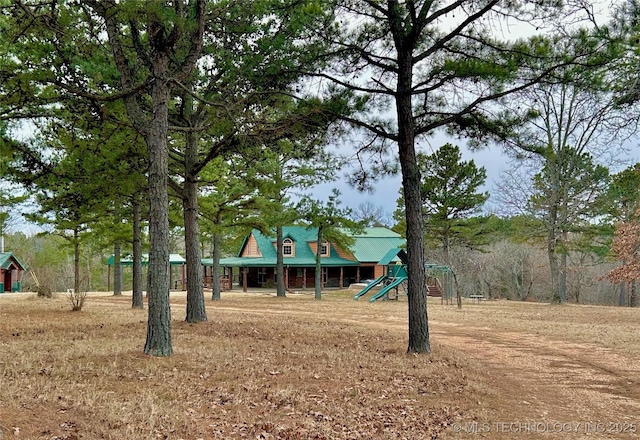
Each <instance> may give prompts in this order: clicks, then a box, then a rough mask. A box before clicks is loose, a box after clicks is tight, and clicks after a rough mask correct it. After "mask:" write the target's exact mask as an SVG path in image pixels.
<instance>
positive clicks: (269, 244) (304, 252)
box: [202, 226, 404, 267]
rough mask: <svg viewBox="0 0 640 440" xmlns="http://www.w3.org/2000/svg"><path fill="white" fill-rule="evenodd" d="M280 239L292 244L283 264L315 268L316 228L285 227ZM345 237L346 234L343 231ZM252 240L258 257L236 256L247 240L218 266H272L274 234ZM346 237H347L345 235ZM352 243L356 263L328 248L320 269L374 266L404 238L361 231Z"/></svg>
mask: <svg viewBox="0 0 640 440" xmlns="http://www.w3.org/2000/svg"><path fill="white" fill-rule="evenodd" d="M282 232H283V234H282V235H283V237H285V238H287V237H288V238H291V239H292V240H293V241H294V243H295V256H294V257H285V258H284V264H285V266H289V267H312V266H315V254H314V253H313V251H312V250H311V248H310V247H309V243H315V242H316V240H317V237H318V228H306V227H304V226H286V227H284V228H283V231H282ZM343 232H344V233H345V234H348V231H346V230H344V231H343ZM252 234H253V236H254V237H255V239H256V242H257V245H258V249H260V253H261V254H262V257H240V254H241V253H242V251H243V249H244V246H245V245H246V243H247V241H248V237H247V238H245V240H244V242H243V245H242V248H241V249H240V252H239V254H238V256H237V257H233V258H223V259H221V260H220V265H221V266H227V267H275V265H276V248H275V241H276V238H275V235H273V236H267V235H265V234H263V233H261V232H260V231H258V230H255V229H254V230H253V231H252ZM348 235H349V234H348ZM352 237H354V238H355V244H354V245H353V246H352V247H351V249H349V251H350V252H351V254H353V256H354V258H355V259H356V261H353V260H351V259H346V258H342V257H340V256H339V255H338V252H337V251H336V249H335V247H334V246H333V245H331V251H330V256H329V257H322V258H321V264H322V266H323V267H331V266H358V265H359V264H360V263H363V262H365V263H377V262H378V261H379V260H380V259H381V258H382V257H384V256H385V254H386V253H387V252H388V251H389V249H397V248H399V247H400V246H402V245H403V244H404V239H402V237H401V236H400V235H399V234H396V233H395V232H393V231H391V230H389V229H387V228H365V229H364V231H363V232H361V233H360V234H356V235H352ZM202 264H204V265H207V266H210V265H212V264H213V263H212V259H211V258H205V259H203V260H202Z"/></svg>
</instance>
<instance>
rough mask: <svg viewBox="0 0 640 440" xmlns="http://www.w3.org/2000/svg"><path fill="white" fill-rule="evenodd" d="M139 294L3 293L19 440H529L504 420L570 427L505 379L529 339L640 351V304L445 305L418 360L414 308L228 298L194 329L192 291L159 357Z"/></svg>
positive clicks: (541, 397)
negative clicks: (410, 342)
mask: <svg viewBox="0 0 640 440" xmlns="http://www.w3.org/2000/svg"><path fill="white" fill-rule="evenodd" d="M130 301H131V298H130V296H126V295H125V296H123V297H113V296H109V295H106V294H92V295H90V296H89V298H88V300H87V303H86V305H85V309H84V310H83V311H82V312H71V311H70V305H69V302H68V299H67V298H65V296H64V295H58V296H56V297H55V298H53V299H49V300H46V299H39V298H35V297H34V296H32V295H26V294H25V295H21V296H19V297H15V296H12V297H0V374H1V377H2V386H1V387H0V429H1V430H2V432H3V433H4V437H5V438H14V437H15V438H23V439H48V440H53V439H67V440H71V439H118V440H120V439H154V438H160V439H185V440H186V439H241V438H247V439H256V438H258V439H260V438H263V439H439V438H469V437H468V434H469V433H468V432H460V431H465V430H468V429H469V426H472V427H473V426H476V425H474V423H479V424H480V425H479V426H485V425H484V424H488V427H489V428H490V430H491V431H493V432H491V433H489V434H488V438H514V437H513V435H512V433H511V434H510V435H507V434H506V433H502V434H503V435H502V436H501V435H499V433H496V432H495V431H496V425H495V423H496V422H497V421H510V420H516V419H517V420H525V419H526V420H529V419H531V417H534V416H535V417H536V418H535V420H536V421H538V420H542V417H546V419H548V420H565V419H563V418H561V417H560V415H558V414H547V415H546V416H545V415H544V414H542V413H541V414H535V415H533V414H531V413H529V412H526V411H524V410H522V409H521V408H519V407H517V406H516V405H514V402H516V401H517V402H520V401H519V400H518V399H521V398H522V395H521V392H522V390H520V389H518V386H520V385H518V381H517V380H515V379H514V378H516V377H519V375H521V374H522V373H521V372H520V373H517V374H516V375H513V374H512V376H508V375H507V376H504V377H506V379H505V378H504V377H498V374H501V373H500V371H501V369H505V370H508V369H509V368H510V364H508V363H509V362H515V361H511V360H509V359H510V358H511V357H513V356H511V355H509V353H510V352H509V351H508V350H510V349H511V350H515V349H517V347H518V346H519V345H520V344H519V343H518V342H517V341H520V340H522V341H525V342H524V344H525V345H527V344H528V345H527V350H528V352H531V350H534V349H535V350H539V351H540V353H543V354H544V352H545V350H546V348H545V347H548V346H549V345H552V344H556V343H557V344H558V347H557V348H556V349H557V350H564V351H563V352H562V356H565V355H567V356H568V354H567V353H569V352H570V351H571V350H573V349H574V348H575V347H577V346H584V347H593V348H594V349H599V350H608V352H610V353H612V354H613V355H615V356H618V357H617V358H615V359H614V361H612V362H617V363H619V362H621V359H625V360H627V361H629V362H630V363H635V362H636V361H637V360H639V359H640V338H638V335H639V332H638V328H639V327H638V322H640V311H638V310H631V309H620V308H605V307H581V306H562V307H560V306H549V305H539V304H528V303H527V304H524V303H512V302H506V301H500V302H482V303H480V304H465V307H463V309H462V310H458V309H456V308H455V307H453V306H443V305H441V304H440V303H439V301H431V300H430V304H429V313H430V319H431V321H432V324H431V330H432V341H433V342H432V348H433V353H432V354H431V355H429V356H417V355H407V354H406V346H407V341H406V319H407V318H406V315H407V311H406V301H398V302H378V303H375V304H369V303H368V302H367V301H366V299H365V298H363V299H361V300H360V301H353V300H351V294H349V293H340V292H337V293H331V294H328V295H325V297H324V299H323V300H322V301H314V300H313V297H312V295H311V294H305V295H290V296H289V297H287V298H285V299H282V298H276V297H274V296H272V295H264V294H253V295H243V294H237V293H235V294H226V295H225V294H223V300H222V301H219V302H215V303H213V302H207V313H208V316H209V322H207V323H202V324H196V325H191V324H187V323H185V322H184V308H185V304H184V301H185V300H184V295H183V294H176V295H174V294H172V315H173V346H174V351H175V355H174V356H172V357H169V358H152V357H148V356H146V355H144V354H143V353H142V347H143V345H144V339H145V332H146V311H141V310H132V309H131V308H130ZM497 335H500V336H499V337H498V336H497ZM510 338H511V339H510ZM506 340H511V341H512V343H511V345H509V346H507V345H504V341H506ZM492 341H493V342H492ZM513 341H516V342H513ZM526 341H530V342H526ZM483 344H489V345H483ZM580 344H583V345H580ZM509 347H511V348H509ZM563 347H564V348H563ZM492 351H493V352H494V353H493V354H491V352H492ZM534 354H535V353H534ZM496 359H502V360H501V361H500V362H499V363H498V362H497V361H495V360H496ZM563 359H564V358H563ZM502 362H507V364H503V363H502ZM573 362H578V361H577V360H575V359H574V360H573ZM511 366H512V367H513V368H517V367H516V366H515V364H511ZM565 366H566V365H565ZM525 370H528V369H525ZM576 371H577V370H576ZM534 372H535V369H533V368H531V374H533V373H534ZM578 372H579V371H578ZM512 373H513V372H512ZM525 376H526V375H525ZM509 377H511V379H509ZM536 377H537V376H532V377H530V378H529V379H531V380H534V379H535V378H536ZM540 377H542V376H540ZM503 379H504V380H503ZM594 380H595V379H594ZM629 380H635V379H629ZM536 383H537V382H536ZM599 383H600V384H601V381H600V382H599ZM635 385H636V384H635V383H634V384H633V386H631V385H629V386H627V388H629V389H631V388H633V389H634V390H637V387H636V386H635ZM552 391H553V390H552V389H551V388H549V387H546V388H545V387H541V388H539V389H538V388H537V389H536V390H534V391H531V392H532V393H533V394H534V396H533V397H532V398H529V400H531V401H532V402H533V403H532V405H533V406H532V407H531V408H534V409H535V408H537V406H536V405H538V404H539V406H540V407H545V408H547V409H548V406H549V401H547V400H545V398H547V397H545V396H547V395H548V394H550V393H551V394H553V392H552ZM536 393H537V394H536ZM535 395H537V396H538V397H535ZM559 395H562V394H559ZM625 398H626V399H631V400H633V399H635V400H636V402H637V401H638V398H640V396H638V395H637V392H636V395H632V394H629V395H628V396H626V397H625ZM536 399H538V401H536ZM579 399H580V401H581V402H582V404H584V405H587V403H585V402H584V401H583V399H584V398H583V397H579ZM536 402H538V403H536ZM570 403H571V402H564V404H567V407H569V404H570ZM574 403H575V402H574ZM627 403H629V402H627ZM631 403H633V402H631ZM631 403H629V405H631ZM626 408H627V406H625V407H624V408H623V409H622V411H627V409H626ZM628 408H635V407H633V405H631V406H628ZM611 409H612V408H610V407H609V408H604V409H603V411H605V410H606V411H609V410H611ZM636 410H637V408H636ZM618 411H620V410H619V409H618ZM629 411H631V409H629ZM566 414H569V415H570V416H571V417H572V418H571V419H570V420H576V417H578V414H577V413H576V414H571V413H570V412H567V413H566ZM603 414H607V413H605V412H603V413H602V414H599V413H593V414H591V413H590V416H592V417H604V415H603ZM635 414H636V415H635V417H636V418H637V417H638V416H637V414H640V413H638V412H635ZM623 415H625V416H626V414H620V413H618V414H617V415H616V417H615V420H616V421H618V420H623V418H622V416H623ZM632 416H633V415H632V414H629V418H626V419H625V420H627V419H628V421H629V423H632V420H633V419H632V418H631V417H632ZM612 417H613V416H611V415H610V416H609V419H606V420H604V419H603V420H600V419H597V420H598V421H603V422H609V421H611V420H613V418H612ZM567 421H569V420H568V419H567ZM633 423H635V422H633ZM485 427H486V426H485ZM638 432H639V433H640V428H639V429H638ZM465 434H467V435H466V436H465ZM484 435H487V433H486V432H485V433H484ZM0 437H2V434H0ZM527 438H535V436H531V435H528V436H527ZM546 438H549V437H546ZM568 438H569V437H568ZM570 438H574V437H570ZM591 438H598V437H597V436H596V437H591ZM601 438H610V437H601ZM621 438H634V437H629V436H627V437H621Z"/></svg>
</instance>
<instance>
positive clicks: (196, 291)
mask: <svg viewBox="0 0 640 440" xmlns="http://www.w3.org/2000/svg"><path fill="white" fill-rule="evenodd" d="M197 159H198V138H197V136H196V135H195V133H194V132H192V131H190V132H189V133H187V136H186V145H185V160H184V162H185V180H184V190H183V194H182V206H183V211H184V240H185V253H186V259H187V316H186V321H187V322H204V321H206V320H207V312H206V311H205V306H204V290H203V287H202V263H201V261H200V231H199V228H198V176H197V173H196V172H195V170H194V168H195V164H196V161H197Z"/></svg>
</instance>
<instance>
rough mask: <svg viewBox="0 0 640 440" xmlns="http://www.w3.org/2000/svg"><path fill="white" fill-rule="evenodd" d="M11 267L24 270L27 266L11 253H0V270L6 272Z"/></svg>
mask: <svg viewBox="0 0 640 440" xmlns="http://www.w3.org/2000/svg"><path fill="white" fill-rule="evenodd" d="M11 265H15V266H16V267H17V268H18V269H20V270H26V269H27V266H25V265H24V264H23V263H22V262H21V261H20V260H18V257H16V256H15V255H13V253H12V252H2V253H0V269H2V270H7V269H9V267H11Z"/></svg>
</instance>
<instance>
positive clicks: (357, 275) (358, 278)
mask: <svg viewBox="0 0 640 440" xmlns="http://www.w3.org/2000/svg"><path fill="white" fill-rule="evenodd" d="M359 282H360V266H358V267H356V283H359Z"/></svg>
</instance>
